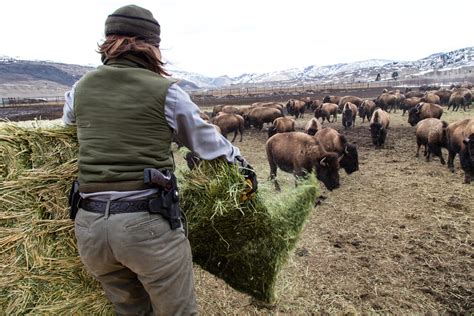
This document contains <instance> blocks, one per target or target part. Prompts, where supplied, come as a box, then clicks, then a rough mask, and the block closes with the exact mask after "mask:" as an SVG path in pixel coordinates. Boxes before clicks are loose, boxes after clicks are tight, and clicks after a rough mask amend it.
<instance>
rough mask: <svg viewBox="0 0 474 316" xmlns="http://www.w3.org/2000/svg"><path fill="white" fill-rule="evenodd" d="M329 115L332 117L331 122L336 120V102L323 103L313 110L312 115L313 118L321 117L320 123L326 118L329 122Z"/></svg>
mask: <svg viewBox="0 0 474 316" xmlns="http://www.w3.org/2000/svg"><path fill="white" fill-rule="evenodd" d="M331 115H332V117H333V120H332V121H333V122H336V121H337V104H335V103H323V104H321V106H320V107H319V108H317V109H316V110H315V111H314V117H315V118H320V117H321V118H322V123H324V120H325V119H327V120H328V122H329V119H330V118H331Z"/></svg>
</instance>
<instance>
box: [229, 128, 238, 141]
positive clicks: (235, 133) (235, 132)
mask: <svg viewBox="0 0 474 316" xmlns="http://www.w3.org/2000/svg"><path fill="white" fill-rule="evenodd" d="M236 138H237V130H235V131H234V138H232V140H231V141H230V142H231V143H233V142H234V140H235V139H236Z"/></svg>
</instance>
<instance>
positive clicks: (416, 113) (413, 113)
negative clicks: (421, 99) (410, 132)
mask: <svg viewBox="0 0 474 316" xmlns="http://www.w3.org/2000/svg"><path fill="white" fill-rule="evenodd" d="M420 113H421V106H420V104H418V105H417V106H416V107H414V108H411V109H410V111H408V123H409V124H410V125H411V126H415V125H416V124H418V122H419V121H421V115H420Z"/></svg>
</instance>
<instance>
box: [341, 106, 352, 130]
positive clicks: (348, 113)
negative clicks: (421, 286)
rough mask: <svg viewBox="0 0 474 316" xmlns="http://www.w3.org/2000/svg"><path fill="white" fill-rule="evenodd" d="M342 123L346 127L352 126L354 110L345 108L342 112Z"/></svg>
mask: <svg viewBox="0 0 474 316" xmlns="http://www.w3.org/2000/svg"><path fill="white" fill-rule="evenodd" d="M342 122H343V125H344V127H350V126H352V110H351V108H350V107H348V106H344V109H343V110H342Z"/></svg>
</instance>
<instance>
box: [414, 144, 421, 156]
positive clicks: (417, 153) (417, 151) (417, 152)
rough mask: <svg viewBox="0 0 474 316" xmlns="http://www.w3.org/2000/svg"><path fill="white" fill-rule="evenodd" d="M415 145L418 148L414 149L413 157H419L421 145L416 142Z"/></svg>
mask: <svg viewBox="0 0 474 316" xmlns="http://www.w3.org/2000/svg"><path fill="white" fill-rule="evenodd" d="M416 145H417V146H418V148H417V149H416V154H415V157H420V147H421V144H420V143H418V142H417V143H416Z"/></svg>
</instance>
